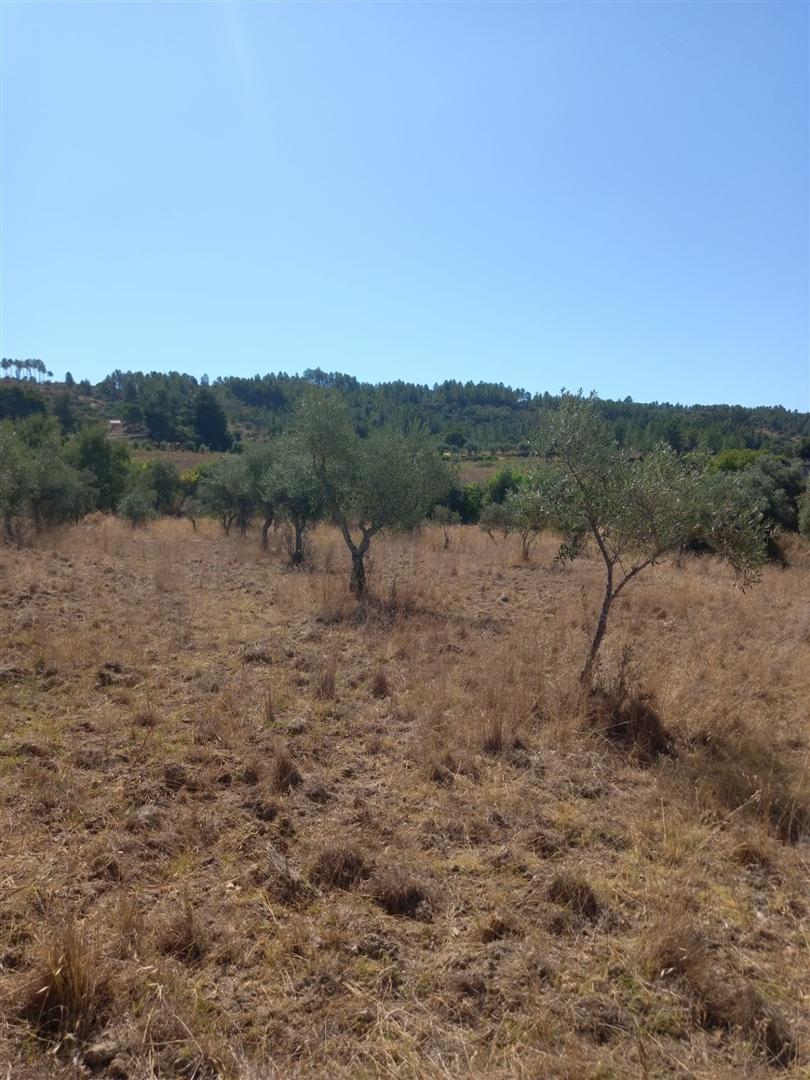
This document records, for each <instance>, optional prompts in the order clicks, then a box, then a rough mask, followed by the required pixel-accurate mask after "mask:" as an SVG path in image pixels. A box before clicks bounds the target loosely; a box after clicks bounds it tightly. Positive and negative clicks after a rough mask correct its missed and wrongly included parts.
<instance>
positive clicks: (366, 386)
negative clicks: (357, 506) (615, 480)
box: [0, 369, 810, 456]
mask: <svg viewBox="0 0 810 1080" xmlns="http://www.w3.org/2000/svg"><path fill="white" fill-rule="evenodd" d="M312 385H316V386H321V387H333V388H335V389H337V390H339V391H340V392H341V394H342V395H343V396H344V397H345V398H346V400H347V402H348V403H349V406H350V409H351V411H352V415H353V417H354V421H355V424H356V427H357V429H358V431H359V432H360V434H361V435H362V434H364V433H366V432H367V431H369V430H370V429H372V428H374V427H380V426H388V425H390V426H393V427H396V428H398V429H401V430H409V429H413V428H416V427H420V426H421V427H423V428H425V429H426V430H428V431H429V432H430V433H431V434H433V435H434V436H436V437H437V439H438V440H439V441H440V442H443V443H445V444H446V445H448V446H451V447H456V448H459V449H462V448H463V449H466V450H468V451H470V452H475V451H476V450H478V451H505V452H520V450H521V449H522V448H523V447H525V445H526V440H527V439H528V438H530V437H531V436H532V434H533V433H535V432H536V431H537V429H538V427H542V422H543V416H544V414H547V413H548V412H549V411H550V410H553V409H555V408H556V407H557V404H558V402H559V397H558V396H557V395H552V394H549V393H542V394H534V395H533V394H530V393H529V392H527V391H526V390H522V389H519V388H518V389H513V388H511V387H509V386H504V385H503V384H502V383H473V382H466V383H461V382H455V381H450V382H444V383H440V384H436V385H434V386H424V385H418V384H414V383H408V382H403V381H399V380H398V381H396V382H387V383H377V384H372V383H364V382H359V381H358V380H357V379H355V378H353V377H352V376H351V375H344V374H340V373H327V372H324V371H321V370H320V369H315V370H308V371H305V372H304V374H303V375H286V374H284V373H278V374H267V375H261V376H260V375H256V376H253V377H252V378H238V377H234V376H229V377H225V378H217V379H216V380H215V381H213V382H210V383H209V380H208V379H207V377H205V376H203V378H202V379H201V380H197V379H196V378H194V377H193V376H191V375H183V374H179V373H177V372H170V373H168V374H162V373H157V372H152V373H149V374H145V373H141V372H122V371H114V372H113V373H112V374H110V375H108V376H107V377H106V378H105V379H102V381H101V382H100V383H98V384H97V385H95V386H91V384H90V383H88V382H86V381H84V382H81V383H76V382H75V381H74V380H73V379H72V378H71V377H70V376H68V377H67V379H66V383H65V384H52V383H51V384H45V385H42V386H37V385H35V384H33V383H32V382H27V383H26V382H23V383H21V382H19V381H17V380H13V381H12V380H10V379H5V380H3V381H2V382H0V419H2V418H3V417H4V416H5V417H11V418H13V417H14V416H16V415H20V414H23V415H24V414H25V413H28V412H32V411H56V410H61V411H62V413H64V414H66V415H67V419H68V420H69V419H70V415H69V413H70V409H71V408H72V409H73V411H74V414H75V415H76V417H77V418H84V417H85V416H87V415H88V414H90V413H91V412H95V413H96V414H97V415H101V416H103V417H105V418H108V419H111V418H119V419H122V420H123V421H124V423H125V424H126V425H127V428H128V429H129V431H130V432H131V433H132V434H137V435H139V436H140V437H143V438H146V439H149V440H151V441H152V442H154V443H167V444H175V445H182V444H185V443H189V442H195V441H196V442H198V441H199V434H196V435H195V431H198V428H199V425H197V426H196V428H195V416H196V415H198V414H199V412H200V409H201V407H202V405H203V404H206V405H207V407H209V408H210V407H211V406H212V405H214V404H215V402H218V403H219V405H221V407H222V409H223V410H224V414H225V417H226V418H227V421H228V425H229V427H230V428H231V430H232V431H233V432H234V433H236V434H237V437H239V436H241V437H242V438H244V439H248V440H250V439H254V438H261V437H266V436H267V435H273V434H277V433H279V432H280V431H282V430H284V428H285V427H286V426H287V425H288V423H289V420H290V417H291V416H292V413H293V410H294V408H295V405H296V403H297V401H298V400H299V399H300V398H301V396H302V395H303V394H304V393H305V391H306V389H307V388H308V387H310V386H312ZM599 408H600V411H601V412H602V415H603V416H604V418H605V419H607V420H608V421H609V422H610V423H611V425H612V426H613V430H614V432H615V435H616V438H617V440H618V441H619V442H620V443H621V444H623V445H625V446H628V447H631V448H634V449H639V450H644V449H645V448H647V447H649V446H652V445H654V444H655V443H658V442H661V441H664V442H667V443H669V444H670V445H672V446H673V447H675V448H676V449H678V450H688V449H692V448H695V447H705V448H706V449H708V450H710V451H713V452H717V451H720V450H725V449H732V448H744V447H748V448H751V449H768V450H771V451H773V452H779V453H787V454H789V455H791V456H793V455H798V454H802V455H806V454H807V453H808V450H807V446H808V440H810V413H800V412H796V411H791V410H789V409H785V408H782V407H781V406H760V407H757V408H745V407H743V406H739V405H693V406H683V405H677V404H674V405H673V404H669V403H667V402H663V403H660V402H653V403H651V404H643V403H639V402H634V401H633V400H632V399H631V398H629V397H627V398H625V399H624V400H623V401H610V400H603V401H601V402H600V404H599ZM224 448H225V447H224V446H223V447H212V449H224Z"/></svg>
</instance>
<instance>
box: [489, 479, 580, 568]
mask: <svg viewBox="0 0 810 1080" xmlns="http://www.w3.org/2000/svg"><path fill="white" fill-rule="evenodd" d="M564 491H565V477H564V476H563V475H562V474H561V473H560V472H558V471H557V470H555V469H544V470H542V471H538V472H534V473H532V474H531V475H529V476H527V477H526V478H525V479H524V480H523V481H521V483H520V485H519V486H518V487H517V488H515V489H513V490H512V491H510V492H509V493H508V494H507V495H506V497H505V498H504V500H503V502H501V503H497V502H492V503H489V504H488V505H487V506H485V507H484V509H483V511H482V512H481V522H480V524H481V528H482V529H483V530H484V531H485V532H487V533H488V534H489V535H490V536H492V533H493V532H503V534H504V536H505V537H506V536H508V535H509V534H510V533H514V534H515V535H517V536H519V537H520V544H521V548H520V552H521V557H522V559H523V561H524V562H528V560H529V556H530V553H531V547H532V544H534V542H535V541H536V540H537V538H538V536H539V535H540V534H541V533H542V532H544V531H545V530H546V529H550V528H553V527H554V526H555V525H556V523H557V519H558V508H559V504H560V500H561V497H562V496H563V495H564ZM493 539H494V538H493Z"/></svg>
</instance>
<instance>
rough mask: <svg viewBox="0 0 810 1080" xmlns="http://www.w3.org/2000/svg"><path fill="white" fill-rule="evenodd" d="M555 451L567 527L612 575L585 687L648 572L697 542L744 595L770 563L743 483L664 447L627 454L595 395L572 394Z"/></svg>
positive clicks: (560, 508) (561, 514) (558, 497)
mask: <svg viewBox="0 0 810 1080" xmlns="http://www.w3.org/2000/svg"><path fill="white" fill-rule="evenodd" d="M546 452H547V453H548V454H549V455H550V456H551V457H552V459H553V461H554V462H555V464H556V466H557V467H558V469H559V470H560V474H561V476H562V482H560V483H559V484H558V485H557V487H556V494H555V498H554V516H555V518H556V524H557V527H558V528H560V529H561V530H562V531H563V533H564V534H567V535H568V536H577V535H578V534H581V533H582V531H584V532H585V533H586V534H588V535H590V536H591V537H592V538H593V541H594V543H595V545H596V548H597V551H598V553H599V557H600V558H601V560H602V563H603V564H604V570H605V579H604V592H603V597H602V605H601V608H600V611H599V616H598V619H597V622H596V626H595V627H594V630H593V635H592V638H591V644H590V648H589V651H588V656H587V659H586V661H585V664H584V666H583V668H582V671H581V673H580V683H581V684H582V685H583V687H585V688H589V687H590V686H591V684H592V678H593V671H594V667H595V664H596V660H597V657H598V654H599V649H600V646H601V644H602V641H603V639H604V636H605V632H606V631H607V627H608V620H609V617H610V612H611V608H612V606H613V603H614V601H615V600H616V599H617V598H618V597H619V596H621V594H622V593H623V591H624V589H625V588H626V587H627V586H628V585H629V584H630V582H631V581H633V580H634V579H635V578H636V577H638V575H639V574H640V573H642V571H643V570H645V569H646V568H647V567H648V566H651V565H653V564H654V563H656V562H658V561H659V560H660V559H662V558H663V557H664V556H666V555H668V554H670V553H673V552H677V551H678V550H680V549H681V548H682V547H683V546H684V545H685V544H686V543H688V542H689V541H691V540H693V539H694V538H695V537H696V536H697V537H699V538H700V539H701V540H702V541H703V543H704V544H705V545H706V546H707V547H708V548H709V549H710V550H712V551H714V552H715V553H716V554H717V555H719V556H720V557H722V558H723V559H725V560H727V561H728V562H729V563H730V564H731V566H732V568H733V570H734V572H735V575H736V578H737V581H738V583H739V584H740V585H741V586H742V587H745V586H746V585H748V584H750V583H752V582H753V581H754V580H756V577H757V574H758V570H759V567H760V566H761V564H762V563H763V562H764V559H765V531H764V528H763V526H762V521H761V518H762V515H761V513H760V511H759V510H758V509H757V507H756V505H755V504H754V502H753V501H752V499H751V497H750V494H748V493H747V492H746V489H745V487H744V486H743V485H742V484H740V483H739V482H737V481H735V478H734V477H733V476H732V477H729V476H727V475H724V474H722V473H714V474H710V473H708V472H707V463H706V461H705V460H704V459H702V458H700V457H694V456H693V457H689V456H687V457H681V456H678V455H677V454H676V453H675V452H674V451H673V450H672V449H671V448H669V447H667V446H663V445H662V446H659V447H657V448H656V449H654V450H652V451H650V452H649V453H646V454H644V455H643V456H642V457H638V456H634V455H632V454H629V453H627V452H625V451H624V450H622V449H620V448H619V447H618V446H617V444H616V442H615V440H614V439H613V438H612V435H611V433H610V431H609V429H608V427H607V425H606V424H605V423H604V422H603V421H601V420H600V419H599V417H598V415H597V412H596V399H595V397H594V395H591V396H590V397H588V398H584V397H582V395H573V394H564V395H563V397H562V400H561V404H560V407H559V410H558V411H557V412H556V413H555V415H554V416H553V417H552V419H551V421H550V423H549V428H548V431H547V438H546ZM578 552H579V545H578V544H577V545H574V544H571V543H567V542H564V543H563V546H562V548H561V554H562V555H563V556H564V557H566V556H567V557H569V558H570V557H574V555H576V554H577V553H578Z"/></svg>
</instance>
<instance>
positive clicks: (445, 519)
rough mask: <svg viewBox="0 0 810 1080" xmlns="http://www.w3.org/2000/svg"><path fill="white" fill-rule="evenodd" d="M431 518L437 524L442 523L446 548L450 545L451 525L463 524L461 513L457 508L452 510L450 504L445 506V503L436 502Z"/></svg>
mask: <svg viewBox="0 0 810 1080" xmlns="http://www.w3.org/2000/svg"><path fill="white" fill-rule="evenodd" d="M430 520H431V521H432V522H433V523H434V524H435V525H441V527H442V532H443V533H444V547H445V549H447V548H449V547H450V532H449V528H450V526H451V525H460V524H461V514H459V513H458V512H457V511H456V510H451V509H450V507H449V506H445V505H444V503H436V505H435V506H434V507H433V509H432V510H431V511H430Z"/></svg>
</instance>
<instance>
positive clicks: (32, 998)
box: [19, 919, 112, 1043]
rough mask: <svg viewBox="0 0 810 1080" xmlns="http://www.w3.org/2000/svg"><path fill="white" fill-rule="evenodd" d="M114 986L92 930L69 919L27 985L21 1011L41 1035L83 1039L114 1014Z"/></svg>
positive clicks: (44, 951)
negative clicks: (90, 933)
mask: <svg viewBox="0 0 810 1080" xmlns="http://www.w3.org/2000/svg"><path fill="white" fill-rule="evenodd" d="M111 1000H112V989H111V985H110V978H109V972H108V969H107V966H106V965H105V964H104V963H103V961H102V958H101V955H100V951H99V949H98V948H97V945H96V944H95V943H94V942H93V940H92V939H91V937H90V935H89V934H88V932H87V930H86V929H85V928H84V927H82V926H81V925H79V924H77V923H76V922H75V921H74V920H72V919H69V920H68V921H67V922H66V923H65V925H64V927H63V928H62V929H61V930H59V931H56V932H55V933H54V934H53V935H52V936H51V937H50V938H49V939H48V940H47V941H46V942H45V943H44V946H43V948H42V955H41V958H40V960H39V962H38V964H37V966H36V968H35V970H34V972H33V974H32V975H31V976H30V977H29V978H28V979H27V980H26V982H25V984H24V985H23V988H22V992H21V995H20V1007H19V1012H20V1015H21V1016H22V1017H23V1018H24V1019H25V1020H27V1021H28V1023H29V1024H30V1025H31V1027H32V1028H33V1029H34V1031H36V1033H37V1034H38V1035H40V1036H41V1037H44V1038H49V1039H55V1040H56V1041H58V1042H60V1043H61V1042H63V1041H65V1040H66V1039H71V1040H76V1041H82V1040H84V1039H86V1038H87V1037H88V1036H89V1035H91V1034H92V1033H93V1031H95V1029H96V1028H97V1027H98V1026H99V1024H100V1023H101V1022H102V1021H103V1020H104V1019H105V1017H106V1016H107V1014H108V1011H109V1008H110V1004H111Z"/></svg>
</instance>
